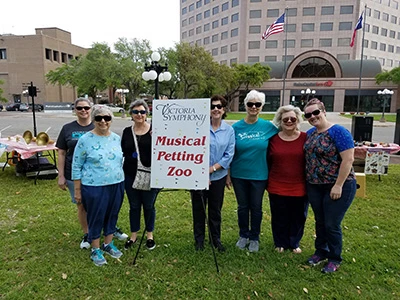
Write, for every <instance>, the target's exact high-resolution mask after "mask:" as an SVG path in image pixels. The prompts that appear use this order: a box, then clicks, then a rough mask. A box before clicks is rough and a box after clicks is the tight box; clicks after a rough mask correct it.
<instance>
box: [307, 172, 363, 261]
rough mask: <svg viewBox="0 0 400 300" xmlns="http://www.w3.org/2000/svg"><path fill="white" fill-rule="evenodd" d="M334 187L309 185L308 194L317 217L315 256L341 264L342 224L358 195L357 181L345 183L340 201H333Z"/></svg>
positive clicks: (331, 185)
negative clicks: (331, 194) (332, 192)
mask: <svg viewBox="0 0 400 300" xmlns="http://www.w3.org/2000/svg"><path fill="white" fill-rule="evenodd" d="M332 187H333V184H309V183H307V193H308V200H309V201H310V204H311V207H312V209H313V211H314V216H315V231H316V235H317V238H316V239H315V249H316V250H315V255H318V256H320V257H323V258H327V259H328V261H330V262H334V263H337V264H340V263H341V262H342V256H341V254H342V227H341V223H342V220H343V218H344V215H345V213H346V211H347V209H348V208H349V207H350V205H351V203H352V202H353V199H354V196H355V194H356V180H355V179H352V180H346V181H345V183H344V184H343V187H342V196H341V197H340V198H339V199H338V200H332V199H331V197H330V195H329V194H330V191H331V189H332Z"/></svg>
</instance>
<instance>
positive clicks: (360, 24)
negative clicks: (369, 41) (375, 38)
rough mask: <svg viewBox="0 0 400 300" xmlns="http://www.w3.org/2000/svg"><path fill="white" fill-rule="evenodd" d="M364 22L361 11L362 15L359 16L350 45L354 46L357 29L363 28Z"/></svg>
mask: <svg viewBox="0 0 400 300" xmlns="http://www.w3.org/2000/svg"><path fill="white" fill-rule="evenodd" d="M362 22H363V14H362V13H361V15H360V17H359V18H358V21H357V24H356V27H354V31H353V36H352V37H351V42H350V47H353V46H354V41H355V39H356V34H357V30H359V29H361V28H362Z"/></svg>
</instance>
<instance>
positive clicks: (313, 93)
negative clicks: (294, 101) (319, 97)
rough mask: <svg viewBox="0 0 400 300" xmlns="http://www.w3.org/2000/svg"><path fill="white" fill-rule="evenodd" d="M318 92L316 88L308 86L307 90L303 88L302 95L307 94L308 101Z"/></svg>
mask: <svg viewBox="0 0 400 300" xmlns="http://www.w3.org/2000/svg"><path fill="white" fill-rule="evenodd" d="M315 93H316V91H315V90H311V89H310V88H307V89H306V90H301V94H302V95H304V94H305V95H306V96H307V102H308V100H309V99H310V95H312V96H314V95H315Z"/></svg>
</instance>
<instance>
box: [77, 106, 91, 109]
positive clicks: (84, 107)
mask: <svg viewBox="0 0 400 300" xmlns="http://www.w3.org/2000/svg"><path fill="white" fill-rule="evenodd" d="M75 109H76V110H82V109H84V110H89V109H90V106H77V107H75Z"/></svg>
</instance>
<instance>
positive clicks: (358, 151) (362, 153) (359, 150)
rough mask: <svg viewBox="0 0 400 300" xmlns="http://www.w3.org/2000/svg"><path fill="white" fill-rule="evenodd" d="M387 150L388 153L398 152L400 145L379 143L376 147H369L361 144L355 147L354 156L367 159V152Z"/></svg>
mask: <svg viewBox="0 0 400 300" xmlns="http://www.w3.org/2000/svg"><path fill="white" fill-rule="evenodd" d="M379 151H382V152H386V153H390V154H392V153H397V152H398V151H400V146H399V145H397V144H393V143H391V144H389V146H388V147H383V146H382V145H379V144H377V145H376V147H368V146H360V147H354V158H359V159H365V157H366V156H367V152H379Z"/></svg>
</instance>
